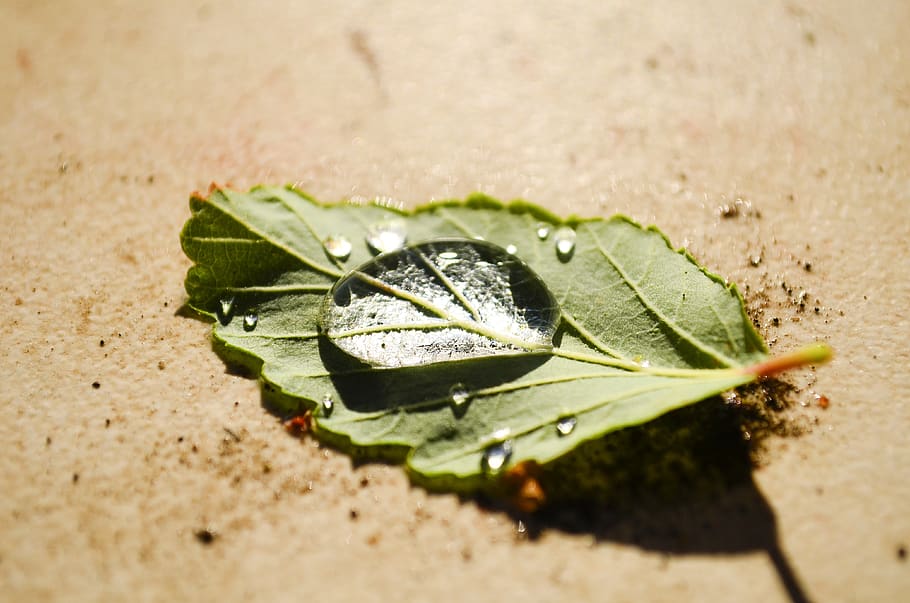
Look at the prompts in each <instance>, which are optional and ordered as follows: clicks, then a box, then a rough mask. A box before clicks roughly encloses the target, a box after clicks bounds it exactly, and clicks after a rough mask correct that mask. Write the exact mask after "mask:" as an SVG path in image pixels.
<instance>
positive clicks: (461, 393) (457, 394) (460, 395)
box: [449, 383, 471, 406]
mask: <svg viewBox="0 0 910 603" xmlns="http://www.w3.org/2000/svg"><path fill="white" fill-rule="evenodd" d="M449 396H451V398H452V404H454V405H455V406H461V405H462V404H464V403H465V402H467V401H468V399H469V398H470V397H471V393H470V392H469V391H468V389H467V388H466V387H465V386H464V384H463V383H456V384H455V385H453V386H452V388H451V389H450V390H449Z"/></svg>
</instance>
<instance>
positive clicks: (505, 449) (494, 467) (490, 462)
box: [480, 440, 512, 473]
mask: <svg viewBox="0 0 910 603" xmlns="http://www.w3.org/2000/svg"><path fill="white" fill-rule="evenodd" d="M511 457H512V441H511V440H506V441H505V442H499V443H498V444H493V445H492V446H490V447H489V448H487V449H486V450H484V452H483V457H481V459H480V468H481V469H482V470H483V472H484V473H499V472H500V471H502V469H503V467H505V466H506V463H508V462H509V459H510V458H511Z"/></svg>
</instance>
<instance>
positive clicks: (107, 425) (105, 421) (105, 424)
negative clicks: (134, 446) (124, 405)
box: [104, 419, 111, 427]
mask: <svg viewBox="0 0 910 603" xmlns="http://www.w3.org/2000/svg"><path fill="white" fill-rule="evenodd" d="M104 426H105V427H110V426H111V420H110V419H105V420H104Z"/></svg>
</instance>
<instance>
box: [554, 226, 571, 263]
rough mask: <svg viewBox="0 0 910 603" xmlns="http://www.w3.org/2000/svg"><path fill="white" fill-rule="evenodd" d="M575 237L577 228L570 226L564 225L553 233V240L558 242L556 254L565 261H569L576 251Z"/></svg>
mask: <svg viewBox="0 0 910 603" xmlns="http://www.w3.org/2000/svg"><path fill="white" fill-rule="evenodd" d="M575 237H576V235H575V230H574V229H572V228H570V227H568V226H562V227H561V228H559V230H557V231H556V233H555V234H554V235H553V240H554V241H555V242H556V256H557V257H558V258H559V259H560V260H562V261H563V262H568V261H569V260H570V259H571V258H572V254H574V253H575Z"/></svg>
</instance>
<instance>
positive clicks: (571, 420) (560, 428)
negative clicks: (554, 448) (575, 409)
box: [556, 416, 578, 436]
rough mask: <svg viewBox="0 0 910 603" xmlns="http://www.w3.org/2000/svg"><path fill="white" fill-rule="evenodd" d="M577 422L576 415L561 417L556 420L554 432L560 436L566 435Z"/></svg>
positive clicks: (573, 429)
mask: <svg viewBox="0 0 910 603" xmlns="http://www.w3.org/2000/svg"><path fill="white" fill-rule="evenodd" d="M577 424H578V419H577V418H576V417H574V416H571V417H563V418H561V419H559V420H558V421H556V433H558V434H559V435H561V436H567V435H569V434H570V433H572V432H573V431H575V425H577Z"/></svg>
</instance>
